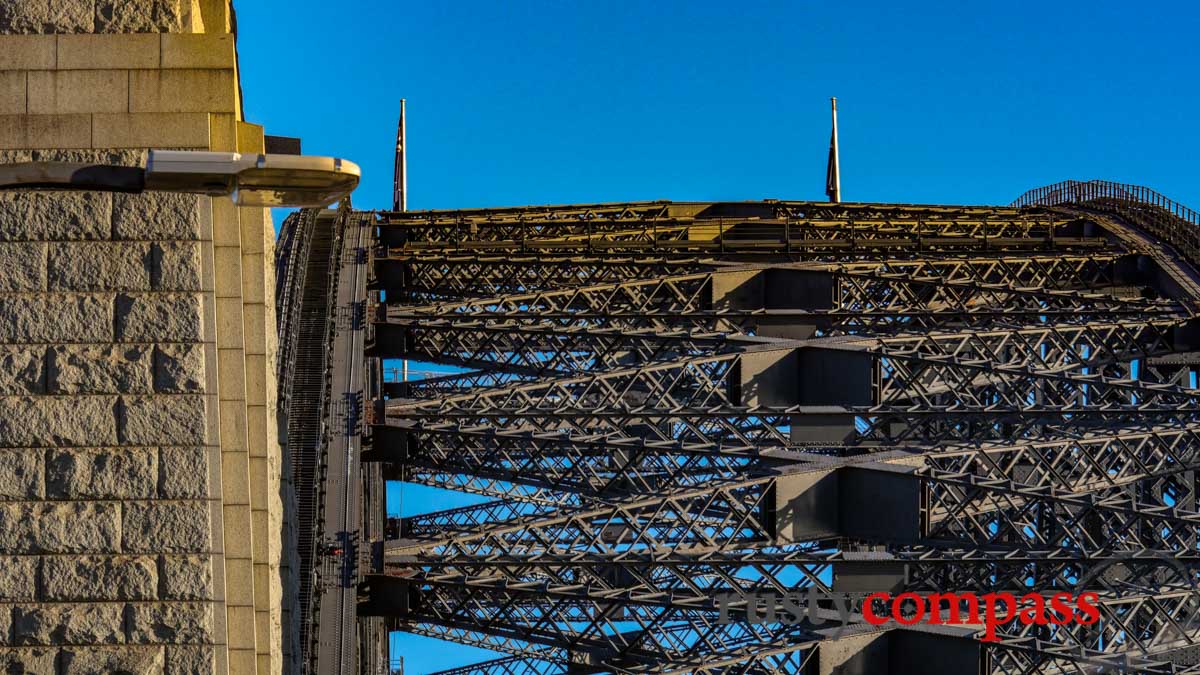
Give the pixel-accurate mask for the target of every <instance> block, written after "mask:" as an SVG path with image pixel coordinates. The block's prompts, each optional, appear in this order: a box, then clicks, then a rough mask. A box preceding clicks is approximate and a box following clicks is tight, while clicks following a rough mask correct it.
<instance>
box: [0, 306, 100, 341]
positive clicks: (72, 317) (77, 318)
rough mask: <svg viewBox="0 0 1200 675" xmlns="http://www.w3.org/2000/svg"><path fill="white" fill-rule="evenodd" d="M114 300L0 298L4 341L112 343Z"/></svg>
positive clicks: (0, 335) (1, 326) (2, 337)
mask: <svg viewBox="0 0 1200 675" xmlns="http://www.w3.org/2000/svg"><path fill="white" fill-rule="evenodd" d="M112 335H113V332H112V297H111V296H103V295H7V296H0V341H4V342H10V343H24V342H112Z"/></svg>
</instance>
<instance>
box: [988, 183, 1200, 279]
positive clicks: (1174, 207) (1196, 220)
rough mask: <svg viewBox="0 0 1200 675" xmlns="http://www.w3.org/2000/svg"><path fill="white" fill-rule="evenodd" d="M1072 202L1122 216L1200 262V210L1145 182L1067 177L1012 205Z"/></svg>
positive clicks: (1034, 190)
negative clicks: (1144, 183) (1079, 179)
mask: <svg viewBox="0 0 1200 675" xmlns="http://www.w3.org/2000/svg"><path fill="white" fill-rule="evenodd" d="M1071 204H1074V205H1081V206H1082V205H1086V206H1089V207H1091V208H1095V209H1098V210H1101V211H1107V212H1110V213H1115V214H1117V215H1120V216H1121V217H1123V218H1125V219H1127V220H1129V221H1131V222H1133V223H1134V224H1136V225H1138V226H1140V227H1142V228H1143V229H1144V230H1146V231H1147V232H1148V233H1149V234H1152V235H1154V236H1156V237H1158V238H1159V239H1160V240H1161V241H1163V242H1165V243H1167V244H1170V245H1171V246H1174V247H1175V248H1176V249H1177V250H1178V251H1179V252H1180V253H1181V254H1183V255H1184V256H1185V257H1186V258H1187V259H1188V261H1189V262H1191V263H1192V264H1193V265H1200V213H1197V212H1196V211H1195V210H1194V209H1191V208H1189V207H1187V206H1184V205H1183V204H1180V203H1179V202H1177V201H1175V200H1173V199H1169V198H1168V197H1166V196H1164V195H1162V194H1161V193H1159V192H1156V191H1154V190H1151V189H1150V188H1148V187H1145V186H1142V185H1131V184H1129V183H1115V182H1113V181H1107V180H1089V181H1077V180H1065V181H1062V182H1059V183H1054V184H1053V185H1047V186H1045V187H1040V188H1034V189H1032V190H1029V191H1028V192H1026V193H1025V194H1023V195H1021V196H1020V197H1017V199H1016V200H1015V201H1014V202H1013V203H1012V204H1010V206H1015V207H1027V206H1062V205H1071Z"/></svg>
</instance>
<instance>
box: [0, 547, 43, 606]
mask: <svg viewBox="0 0 1200 675" xmlns="http://www.w3.org/2000/svg"><path fill="white" fill-rule="evenodd" d="M37 563H38V559H37V558H35V557H33V556H6V557H3V558H0V600H2V601H5V602H11V601H21V600H33V599H35V597H36V595H37V570H38V565H37ZM7 611H8V608H7V607H6V608H4V609H0V612H4V613H7Z"/></svg>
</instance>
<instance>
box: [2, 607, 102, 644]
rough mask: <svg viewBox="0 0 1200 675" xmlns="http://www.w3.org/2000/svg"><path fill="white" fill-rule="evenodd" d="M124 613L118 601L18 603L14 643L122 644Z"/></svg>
mask: <svg viewBox="0 0 1200 675" xmlns="http://www.w3.org/2000/svg"><path fill="white" fill-rule="evenodd" d="M124 614H125V605H123V604H121V603H85V604H76V603H67V604H54V605H49V604H43V605H32V606H25V605H18V606H17V607H16V608H15V609H14V610H13V643H14V644H17V645H53V644H64V643H65V644H83V645H115V644H121V643H123V642H125V631H124V630H122V626H123V621H122V619H123V618H124Z"/></svg>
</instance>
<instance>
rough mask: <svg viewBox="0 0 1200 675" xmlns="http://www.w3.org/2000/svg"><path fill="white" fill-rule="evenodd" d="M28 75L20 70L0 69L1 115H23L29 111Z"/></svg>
mask: <svg viewBox="0 0 1200 675" xmlns="http://www.w3.org/2000/svg"><path fill="white" fill-rule="evenodd" d="M27 80H28V76H27V74H26V73H25V72H23V71H19V70H0V115H23V114H25V113H26V112H29V108H28V106H27V99H26V97H25V94H26V92H27V91H28V86H29V85H28V82H27Z"/></svg>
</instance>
